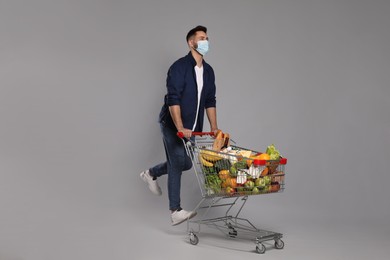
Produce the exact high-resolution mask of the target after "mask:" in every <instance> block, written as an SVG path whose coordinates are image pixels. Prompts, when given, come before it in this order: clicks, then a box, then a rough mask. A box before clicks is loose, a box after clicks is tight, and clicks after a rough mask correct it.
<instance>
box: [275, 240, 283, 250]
mask: <svg viewBox="0 0 390 260" xmlns="http://www.w3.org/2000/svg"><path fill="white" fill-rule="evenodd" d="M283 247H284V242H283V240H281V239H275V248H276V249H283Z"/></svg>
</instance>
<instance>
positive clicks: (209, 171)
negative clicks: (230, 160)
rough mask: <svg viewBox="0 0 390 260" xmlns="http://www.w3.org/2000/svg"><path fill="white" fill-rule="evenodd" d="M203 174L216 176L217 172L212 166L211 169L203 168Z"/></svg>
mask: <svg viewBox="0 0 390 260" xmlns="http://www.w3.org/2000/svg"><path fill="white" fill-rule="evenodd" d="M203 172H204V173H206V174H210V173H214V174H217V170H216V169H215V168H214V167H213V166H212V167H207V166H203Z"/></svg>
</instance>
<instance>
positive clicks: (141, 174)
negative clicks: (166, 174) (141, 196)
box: [139, 172, 162, 196]
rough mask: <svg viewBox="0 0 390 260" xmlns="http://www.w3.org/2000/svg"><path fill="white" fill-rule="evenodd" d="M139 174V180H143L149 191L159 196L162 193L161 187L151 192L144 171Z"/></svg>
mask: <svg viewBox="0 0 390 260" xmlns="http://www.w3.org/2000/svg"><path fill="white" fill-rule="evenodd" d="M139 176H140V177H141V180H143V181H144V182H145V183H146V184H147V185H148V189H149V190H150V192H151V193H153V194H154V195H156V196H161V195H162V191H161V189H160V191H157V192H153V190H152V189H151V188H150V186H149V182H148V180H147V177H145V172H141V173H140V175H139Z"/></svg>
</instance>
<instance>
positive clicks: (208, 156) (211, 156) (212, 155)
mask: <svg viewBox="0 0 390 260" xmlns="http://www.w3.org/2000/svg"><path fill="white" fill-rule="evenodd" d="M221 159H222V156H220V155H219V154H218V153H216V152H213V151H208V150H201V151H200V153H199V161H200V162H201V163H202V164H203V165H204V166H206V167H212V166H213V165H214V163H215V162H216V161H219V160H221Z"/></svg>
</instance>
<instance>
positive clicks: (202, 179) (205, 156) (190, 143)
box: [178, 132, 287, 254]
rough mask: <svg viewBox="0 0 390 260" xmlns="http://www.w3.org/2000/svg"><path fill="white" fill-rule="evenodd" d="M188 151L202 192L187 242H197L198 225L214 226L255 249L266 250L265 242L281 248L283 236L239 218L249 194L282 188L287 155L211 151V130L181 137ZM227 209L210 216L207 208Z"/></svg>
mask: <svg viewBox="0 0 390 260" xmlns="http://www.w3.org/2000/svg"><path fill="white" fill-rule="evenodd" d="M178 135H179V137H181V138H182V140H183V142H184V146H185V149H186V152H187V154H188V155H189V157H190V158H191V160H192V163H193V169H194V171H195V175H196V178H197V180H198V183H199V188H200V191H201V194H202V199H201V201H200V202H199V203H198V204H197V205H196V207H195V209H194V211H198V210H201V211H202V213H201V214H198V215H197V216H198V217H197V218H194V219H191V220H188V221H187V232H188V236H189V241H190V243H191V244H193V245H197V244H198V242H199V238H198V235H197V234H199V233H200V231H201V226H202V225H203V226H207V227H212V228H216V229H217V230H219V231H221V232H222V233H223V234H225V235H226V236H227V237H229V238H234V239H237V238H245V239H250V240H252V241H253V242H254V243H255V247H256V252H257V253H259V254H263V253H265V251H266V247H265V245H264V242H265V241H272V240H273V241H274V247H275V248H276V249H283V248H284V242H283V241H282V239H281V238H282V237H283V235H282V234H281V233H278V232H273V231H267V230H262V229H259V228H257V227H255V226H254V225H253V224H252V223H251V222H250V221H249V220H248V219H245V218H242V217H240V216H239V215H240V213H241V210H242V209H243V207H244V206H245V204H246V202H247V200H248V198H249V196H252V195H262V194H272V193H279V192H282V191H283V190H284V184H285V167H286V164H287V158H284V157H282V156H280V157H279V158H277V159H275V160H264V159H262V156H260V155H261V153H260V152H257V151H253V150H250V149H246V148H243V147H239V146H236V145H235V143H234V142H233V141H232V142H233V143H234V144H233V145H229V146H228V147H225V148H224V149H222V150H221V151H218V152H217V151H214V150H213V143H214V140H215V139H214V134H213V133H212V132H194V133H193V137H192V138H191V139H186V138H183V135H182V133H179V134H178ZM216 207H225V208H227V210H226V212H225V213H224V215H223V216H221V217H210V216H209V215H210V214H209V213H210V209H212V208H216Z"/></svg>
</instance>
